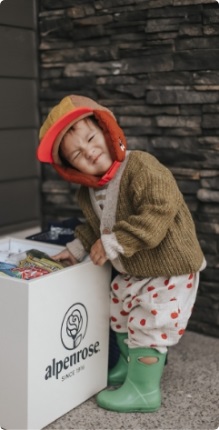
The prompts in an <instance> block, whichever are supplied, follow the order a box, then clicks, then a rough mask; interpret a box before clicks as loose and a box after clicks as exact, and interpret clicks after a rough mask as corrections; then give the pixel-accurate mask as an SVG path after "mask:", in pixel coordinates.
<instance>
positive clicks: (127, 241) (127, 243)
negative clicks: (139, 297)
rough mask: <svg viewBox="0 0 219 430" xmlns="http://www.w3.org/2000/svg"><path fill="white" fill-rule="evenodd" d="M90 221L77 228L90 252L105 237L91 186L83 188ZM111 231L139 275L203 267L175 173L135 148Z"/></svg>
mask: <svg viewBox="0 0 219 430" xmlns="http://www.w3.org/2000/svg"><path fill="white" fill-rule="evenodd" d="M78 198H79V205H80V207H81V209H82V211H83V213H84V216H85V219H86V223H85V224H83V225H80V226H78V227H77V228H76V237H78V238H79V239H80V240H81V242H82V244H83V246H84V247H85V249H86V251H87V252H89V251H90V248H91V246H92V245H93V243H94V242H95V241H96V240H97V239H98V238H100V229H99V226H100V221H99V219H98V217H97V216H96V214H95V213H94V211H93V208H92V205H91V201H90V196H89V189H88V188H87V187H81V188H80V190H79V195H78ZM112 232H114V233H115V235H116V239H117V241H118V242H119V244H121V246H122V247H123V250H124V254H120V256H119V258H120V260H121V262H122V265H123V267H124V268H125V270H126V272H127V273H128V274H130V275H132V276H137V277H159V276H166V277H170V276H173V275H182V274H187V273H192V272H197V271H199V269H200V267H201V265H202V263H203V260H204V256H203V253H202V250H201V248H200V245H199V242H198V240H197V236H196V231H195V226H194V222H193V219H192V216H191V214H190V212H189V209H188V207H187V205H186V203H185V201H184V199H183V196H182V194H181V192H180V191H179V188H178V186H177V184H176V181H175V179H174V178H173V175H172V173H171V172H170V171H169V170H168V169H167V168H166V167H164V166H163V165H162V164H161V163H160V162H159V161H158V160H157V159H156V158H155V157H153V156H152V155H150V154H148V153H146V152H141V151H131V153H130V155H129V159H128V162H127V166H126V168H125V170H124V172H123V175H122V178H121V182H120V189H119V197H118V202H117V210H116V223H115V225H114V227H113V230H112Z"/></svg>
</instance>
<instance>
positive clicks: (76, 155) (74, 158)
mask: <svg viewBox="0 0 219 430" xmlns="http://www.w3.org/2000/svg"><path fill="white" fill-rule="evenodd" d="M80 153H81V151H77V152H76V153H74V155H73V158H72V160H73V161H74V160H76V158H77V157H78V156H79V155H80Z"/></svg>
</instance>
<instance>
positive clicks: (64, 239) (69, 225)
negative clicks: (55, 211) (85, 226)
mask: <svg viewBox="0 0 219 430" xmlns="http://www.w3.org/2000/svg"><path fill="white" fill-rule="evenodd" d="M81 223H82V222H81V221H80V220H79V219H78V218H70V219H67V220H64V221H62V222H50V223H49V224H48V229H47V230H45V231H41V232H40V233H37V234H33V235H32V236H28V237H26V239H30V240H36V241H39V242H46V243H52V244H54V245H62V246H65V245H66V243H68V242H71V241H72V240H74V230H75V228H76V227H77V225H79V224H81ZM56 228H57V230H58V229H59V228H60V230H62V232H60V233H59V234H58V233H57V234H55V230H56Z"/></svg>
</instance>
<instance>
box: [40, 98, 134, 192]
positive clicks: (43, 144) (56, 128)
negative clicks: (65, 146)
mask: <svg viewBox="0 0 219 430" xmlns="http://www.w3.org/2000/svg"><path fill="white" fill-rule="evenodd" d="M92 115H93V116H94V117H95V118H96V120H97V122H98V125H99V126H100V128H101V129H102V131H103V133H104V136H105V139H106V143H107V146H108V148H109V151H110V154H111V157H112V160H113V164H112V166H111V167H110V169H109V171H108V172H106V174H105V175H104V176H103V177H100V176H94V175H89V174H85V173H82V172H79V171H78V170H77V169H75V168H74V167H66V166H64V165H63V163H62V161H61V159H60V157H59V146H60V143H61V140H62V138H63V136H64V134H65V133H66V132H67V131H68V129H69V128H71V127H72V125H73V124H75V123H76V122H77V121H79V120H81V119H83V118H86V117H88V116H92ZM125 152H126V139H125V136H124V133H123V131H122V129H121V128H120V127H119V125H118V123H117V121H116V119H115V117H114V115H113V113H112V112H111V111H110V110H109V109H107V108H105V107H103V106H101V105H99V104H98V103H96V102H95V101H94V100H92V99H90V98H88V97H83V96H77V95H70V96H67V97H65V98H64V99H62V100H61V102H60V103H59V104H58V105H56V106H55V107H54V108H53V109H52V110H51V112H50V113H49V115H48V117H47V118H46V120H45V122H44V124H43V125H42V127H41V129H40V144H39V146H38V149H37V158H38V160H39V161H41V162H44V163H50V164H52V166H53V167H54V169H55V170H56V171H57V173H58V174H59V175H60V176H61V177H62V178H63V179H65V180H66V181H69V182H74V183H77V184H81V185H85V186H91V187H99V186H101V185H104V183H106V182H107V181H108V180H109V178H111V177H112V176H113V174H114V173H115V171H116V170H117V168H118V167H119V165H120V163H121V162H122V161H123V160H124V158H125Z"/></svg>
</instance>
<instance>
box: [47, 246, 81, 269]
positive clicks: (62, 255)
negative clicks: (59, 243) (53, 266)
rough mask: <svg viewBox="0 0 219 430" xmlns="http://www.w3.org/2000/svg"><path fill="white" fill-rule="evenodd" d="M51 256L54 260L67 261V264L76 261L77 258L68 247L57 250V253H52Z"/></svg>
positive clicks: (75, 262) (69, 264)
mask: <svg viewBox="0 0 219 430" xmlns="http://www.w3.org/2000/svg"><path fill="white" fill-rule="evenodd" d="M51 258H53V260H55V261H62V262H63V263H67V265H68V266H71V265H74V264H77V263H78V260H77V259H76V258H75V257H74V255H73V254H71V253H70V251H69V250H68V249H64V251H61V252H59V254H56V255H53V256H52V257H51Z"/></svg>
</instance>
